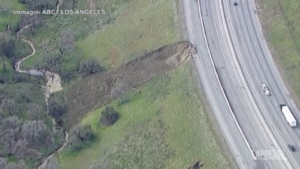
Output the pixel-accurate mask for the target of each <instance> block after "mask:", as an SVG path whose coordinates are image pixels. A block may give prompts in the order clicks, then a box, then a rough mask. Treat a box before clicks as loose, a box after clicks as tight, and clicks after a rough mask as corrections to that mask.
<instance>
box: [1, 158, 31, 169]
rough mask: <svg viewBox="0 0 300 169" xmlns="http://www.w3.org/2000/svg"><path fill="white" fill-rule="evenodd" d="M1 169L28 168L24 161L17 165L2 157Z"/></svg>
mask: <svg viewBox="0 0 300 169" xmlns="http://www.w3.org/2000/svg"><path fill="white" fill-rule="evenodd" d="M0 168H1V169H28V166H27V165H26V163H25V162H24V161H23V160H20V161H18V162H17V163H12V162H8V161H7V159H5V158H2V157H0Z"/></svg>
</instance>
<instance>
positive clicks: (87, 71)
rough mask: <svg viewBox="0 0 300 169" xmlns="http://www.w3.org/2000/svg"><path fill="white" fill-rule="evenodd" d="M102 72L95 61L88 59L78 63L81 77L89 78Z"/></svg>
mask: <svg viewBox="0 0 300 169" xmlns="http://www.w3.org/2000/svg"><path fill="white" fill-rule="evenodd" d="M101 71H103V68H102V67H101V66H100V64H99V62H98V61H97V60H96V59H88V60H84V61H81V62H80V66H79V73H80V74H81V75H82V76H83V77H86V76H89V75H92V74H95V73H99V72H101Z"/></svg>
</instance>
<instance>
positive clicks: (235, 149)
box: [183, 1, 256, 169]
mask: <svg viewBox="0 0 300 169" xmlns="http://www.w3.org/2000/svg"><path fill="white" fill-rule="evenodd" d="M190 2H192V3H190ZM183 6H184V9H185V10H184V11H185V16H186V21H187V24H186V25H187V26H186V27H187V32H188V35H189V39H190V41H191V42H194V44H195V45H196V46H197V49H198V52H199V57H197V58H195V59H194V64H195V67H196V68H197V70H198V72H199V76H200V79H201V81H202V85H203V88H204V89H205V92H206V96H207V98H208V100H209V102H210V106H211V108H212V110H213V112H215V113H214V116H215V118H216V120H217V122H218V125H219V128H220V129H221V131H222V133H223V135H224V138H225V140H226V142H227V144H228V146H229V147H230V150H231V152H232V154H233V157H234V159H235V160H236V162H237V164H238V165H239V167H240V168H245V169H246V168H253V166H255V165H256V164H255V162H254V161H253V160H249V159H251V158H252V157H251V156H252V154H251V153H250V151H249V150H248V151H244V152H243V149H244V148H245V147H247V144H246V143H245V141H244V139H243V136H242V134H241V133H240V131H239V130H238V126H237V125H236V122H235V120H234V118H233V116H231V112H230V111H231V110H230V106H228V104H227V102H226V98H224V96H223V95H222V94H221V93H222V91H221V90H222V88H221V87H220V86H219V83H218V78H217V76H216V74H215V71H214V67H213V65H212V63H211V60H210V59H209V57H210V56H209V55H210V51H209V50H208V47H207V44H206V42H205V37H204V34H203V29H202V27H201V20H200V18H199V15H198V9H199V8H198V6H197V5H195V4H194V3H193V1H183ZM195 14H196V15H195ZM192 21H193V22H192ZM196 34H197V36H196V37H195V35H196ZM206 70H209V71H206ZM229 129H230V130H229ZM244 159H248V161H249V162H247V161H244Z"/></svg>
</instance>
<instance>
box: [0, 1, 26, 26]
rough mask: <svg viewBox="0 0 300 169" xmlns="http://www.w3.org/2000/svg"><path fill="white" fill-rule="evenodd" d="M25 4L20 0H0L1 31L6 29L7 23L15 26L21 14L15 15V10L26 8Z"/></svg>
mask: <svg viewBox="0 0 300 169" xmlns="http://www.w3.org/2000/svg"><path fill="white" fill-rule="evenodd" d="M24 9H25V6H24V5H22V4H19V3H18V0H0V32H2V31H4V30H5V26H6V25H11V26H12V27H15V26H16V25H17V22H18V19H19V17H20V15H13V14H12V13H13V10H24Z"/></svg>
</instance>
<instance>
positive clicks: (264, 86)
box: [261, 84, 270, 96]
mask: <svg viewBox="0 0 300 169" xmlns="http://www.w3.org/2000/svg"><path fill="white" fill-rule="evenodd" d="M261 87H262V90H263V92H264V93H265V95H266V96H269V95H270V91H269V89H268V87H267V85H265V84H262V85H261Z"/></svg>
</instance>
